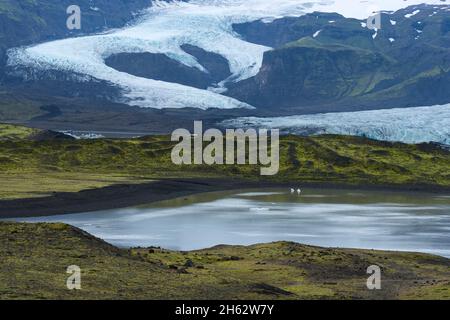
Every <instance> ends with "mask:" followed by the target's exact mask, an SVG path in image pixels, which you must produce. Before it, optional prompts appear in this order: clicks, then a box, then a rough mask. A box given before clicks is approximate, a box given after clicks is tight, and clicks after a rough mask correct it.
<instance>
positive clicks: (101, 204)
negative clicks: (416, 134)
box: [0, 179, 450, 219]
mask: <svg viewBox="0 0 450 320" xmlns="http://www.w3.org/2000/svg"><path fill="white" fill-rule="evenodd" d="M291 187H293V188H297V187H302V188H312V189H333V188H334V189H344V190H345V189H347V190H355V189H359V190H362V191H393V192H420V193H430V194H448V193H449V192H450V188H446V187H439V186H429V185H410V186H408V185H385V186H382V185H381V186H380V185H365V186H358V185H348V184H336V183H298V182H297V183H292V182H291V183H288V182H268V181H263V182H261V181H249V180H230V179H228V180H225V179H160V180H155V181H153V182H149V183H143V184H136V185H128V184H120V185H113V186H108V187H104V188H97V189H90V190H83V191H80V192H73V193H54V194H53V195H51V196H47V197H41V198H28V199H13V200H2V201H0V218H2V219H5V218H29V217H42V216H54V215H65V214H76V213H81V212H93V211H101V210H110V209H119V208H127V207H132V206H138V205H145V204H151V203H155V202H159V201H164V200H171V199H176V198H181V197H186V196H191V195H195V194H201V193H209V192H217V191H227V190H244V189H258V188H266V189H267V188H287V189H289V188H291Z"/></svg>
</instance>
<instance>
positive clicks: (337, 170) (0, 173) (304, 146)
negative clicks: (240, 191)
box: [0, 130, 450, 198]
mask: <svg viewBox="0 0 450 320" xmlns="http://www.w3.org/2000/svg"><path fill="white" fill-rule="evenodd" d="M0 132H4V131H2V130H0ZM5 132H6V130H5ZM0 135H1V134H0ZM0 140H1V139H0ZM173 145H174V143H172V142H171V141H170V138H169V137H167V136H152V137H145V138H141V139H132V140H117V139H116V140H114V139H101V140H89V141H88V140H84V141H73V140H58V139H53V140H44V141H32V140H26V139H25V140H5V141H0V178H1V180H2V182H4V183H2V184H1V186H0V198H21V197H29V196H33V195H36V196H38V195H43V194H48V193H51V192H53V191H79V190H81V189H86V188H94V187H98V186H105V185H109V184H111V183H116V182H120V183H124V182H133V183H135V182H140V181H148V180H149V179H158V178H180V177H182V178H192V177H194V178H195V177H202V178H207V177H216V178H217V177H219V178H241V179H250V180H255V179H260V178H261V177H260V172H259V167H258V166H222V165H220V166H211V167H209V166H195V165H192V166H181V167H180V166H175V165H173V164H172V162H171V159H170V153H171V150H172V147H173ZM280 152H281V164H280V173H279V174H278V175H276V176H274V177H269V178H266V179H270V180H272V181H280V182H288V181H296V182H304V183H307V182H313V183H342V184H352V185H400V186H402V185H403V186H406V187H411V186H412V187H414V186H416V185H422V186H429V187H430V188H434V187H447V188H448V187H450V153H449V152H447V151H443V150H441V149H439V148H436V147H433V146H429V145H406V144H401V143H395V144H393V143H386V142H377V141H372V140H368V139H364V138H356V137H343V136H319V137H295V136H287V137H283V138H282V139H281V150H280ZM21 177H26V179H22V178H21ZM40 186H41V187H40ZM36 191H39V192H36Z"/></svg>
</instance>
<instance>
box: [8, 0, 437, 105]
mask: <svg viewBox="0 0 450 320" xmlns="http://www.w3.org/2000/svg"><path fill="white" fill-rule="evenodd" d="M421 2H423V1H417V0H409V1H403V0H367V1H363V0H338V1H333V0H320V1H319V0H270V1H267V0H191V1H189V2H182V1H171V2H165V1H160V0H157V1H153V2H152V4H153V5H152V7H151V8H149V9H148V10H147V11H146V13H145V15H144V17H143V18H142V19H140V20H139V21H138V22H137V23H135V24H134V25H133V26H130V27H127V28H123V29H119V30H112V31H110V32H108V33H105V34H99V35H93V36H85V37H78V38H68V39H64V40H59V41H52V42H47V43H43V44H39V45H36V46H32V47H27V48H16V49H12V50H10V51H9V59H8V65H9V66H12V67H14V68H17V69H20V68H23V70H29V69H31V70H39V71H46V70H58V71H62V72H66V73H69V74H70V73H75V74H78V75H86V76H89V77H94V78H96V79H99V80H105V81H108V82H109V83H111V84H113V85H116V86H118V87H120V88H122V89H123V95H124V98H125V100H126V102H127V103H128V104H130V105H137V106H140V107H152V108H184V107H194V108H200V109H208V108H222V109H227V108H250V107H251V106H249V105H248V104H246V103H243V102H240V101H237V100H235V99H232V98H228V97H225V96H222V95H220V94H218V93H216V92H220V91H221V90H224V88H223V87H224V85H225V84H226V83H227V82H229V81H234V82H237V81H240V80H244V79H247V78H249V77H252V76H254V75H256V74H257V73H258V71H259V69H260V68H261V65H262V59H263V54H264V52H265V51H267V50H270V49H271V48H268V47H264V46H260V45H256V44H252V43H249V42H246V41H244V40H242V39H241V38H240V37H239V36H238V35H237V34H235V33H234V32H233V28H232V25H233V24H234V23H243V22H250V21H255V20H260V19H263V20H264V21H270V20H273V19H276V18H280V17H285V16H300V15H302V14H305V13H308V12H313V11H323V12H338V13H342V14H344V15H346V16H349V17H357V18H365V17H367V16H368V15H369V14H370V10H369V9H370V8H372V9H373V8H374V7H379V8H382V9H384V10H395V9H399V8H402V7H404V6H407V5H412V4H417V3H421ZM439 2H440V1H439V0H429V1H427V3H439ZM183 44H191V45H194V46H198V47H200V48H202V49H204V50H206V51H209V52H214V53H217V54H220V55H222V56H223V57H225V58H226V59H227V60H228V61H229V65H230V69H231V72H232V76H231V77H230V78H229V79H224V81H223V82H222V83H221V84H220V85H221V86H222V88H218V89H217V90H215V91H216V92H213V91H207V90H200V89H195V88H192V87H188V86H183V85H179V84H174V83H168V82H163V81H156V80H151V79H146V78H141V77H136V76H132V75H130V74H127V73H124V72H119V71H117V70H115V69H113V68H110V67H108V66H107V65H106V64H105V62H104V59H105V58H107V57H108V56H110V55H112V54H117V53H140V52H149V53H162V54H165V55H167V56H168V57H170V58H172V59H175V60H177V61H179V62H181V63H183V64H185V65H187V66H189V67H194V68H198V69H199V70H202V71H206V70H205V69H204V67H203V66H202V65H200V64H199V62H198V61H197V60H196V59H195V58H194V57H193V56H191V55H189V54H187V53H186V52H184V51H183V50H182V49H181V48H180V46H181V45H183Z"/></svg>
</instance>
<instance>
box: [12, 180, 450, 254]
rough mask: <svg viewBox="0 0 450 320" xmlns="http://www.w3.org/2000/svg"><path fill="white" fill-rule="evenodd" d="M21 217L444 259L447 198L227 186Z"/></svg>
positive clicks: (173, 235)
mask: <svg viewBox="0 0 450 320" xmlns="http://www.w3.org/2000/svg"><path fill="white" fill-rule="evenodd" d="M20 220H22V221H29V222H41V221H49V222H55V221H59V222H65V223H69V224H72V225H75V226H77V227H79V228H82V229H84V230H86V231H87V232H89V233H92V234H94V235H96V236H97V237H100V238H102V239H105V240H106V241H108V242H110V243H112V244H115V245H118V246H122V247H130V246H161V247H164V248H168V249H177V250H193V249H201V248H206V247H211V246H214V245H218V244H240V245H248V244H254V243H261V242H270V241H279V240H288V241H295V242H300V243H304V244H312V245H319V246H326V247H347V248H368V249H388V250H406V251H420V252H428V253H433V254H438V255H442V256H447V257H450V198H449V197H447V196H439V195H429V194H420V193H417V194H411V193H398V192H366V191H349V190H314V189H308V190H304V191H303V193H302V195H301V196H298V195H297V194H291V193H290V192H289V191H288V190H264V191H261V190H249V191H245V192H244V191H243V192H240V193H238V192H235V191H234V192H233V191H229V192H221V193H210V194H201V195H195V196H190V197H186V198H180V199H175V200H169V201H164V202H160V203H158V204H155V205H151V206H142V207H136V208H127V209H117V210H108V211H101V212H94V213H83V214H76V215H65V216H54V217H44V218H30V219H20Z"/></svg>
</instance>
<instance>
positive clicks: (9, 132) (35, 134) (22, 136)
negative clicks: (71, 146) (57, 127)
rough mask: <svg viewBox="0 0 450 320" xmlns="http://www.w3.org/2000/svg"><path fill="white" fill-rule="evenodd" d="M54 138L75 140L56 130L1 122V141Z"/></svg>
mask: <svg viewBox="0 0 450 320" xmlns="http://www.w3.org/2000/svg"><path fill="white" fill-rule="evenodd" d="M53 139H64V140H74V138H72V137H70V136H67V135H65V134H62V133H59V132H55V131H50V130H41V129H34V128H29V127H24V126H18V125H13V124H2V123H0V141H17V140H53Z"/></svg>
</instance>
